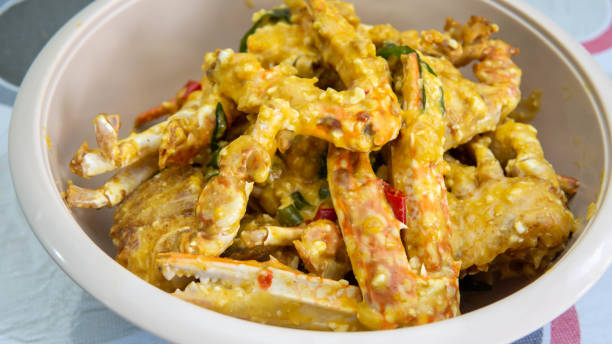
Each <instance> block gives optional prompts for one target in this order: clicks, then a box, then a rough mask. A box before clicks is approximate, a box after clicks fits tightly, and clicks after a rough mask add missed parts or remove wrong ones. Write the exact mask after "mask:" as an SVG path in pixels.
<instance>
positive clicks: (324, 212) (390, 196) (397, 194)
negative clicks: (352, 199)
mask: <svg viewBox="0 0 612 344" xmlns="http://www.w3.org/2000/svg"><path fill="white" fill-rule="evenodd" d="M382 183H383V187H384V192H385V197H386V198H387V202H389V205H390V206H391V209H392V210H393V215H395V218H396V219H398V220H400V221H402V223H404V224H405V223H406V198H407V197H406V195H404V193H403V192H401V191H399V190H397V189H395V188H393V186H391V185H389V184H388V183H386V182H385V181H383V182H382ZM321 219H325V220H330V221H334V222H335V221H338V215H336V211H335V210H334V208H321V207H319V209H317V214H316V215H315V217H313V218H312V220H310V221H308V223H310V222H312V221H316V220H321Z"/></svg>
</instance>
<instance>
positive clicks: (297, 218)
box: [278, 204, 304, 227]
mask: <svg viewBox="0 0 612 344" xmlns="http://www.w3.org/2000/svg"><path fill="white" fill-rule="evenodd" d="M303 221H304V219H303V218H302V215H300V211H299V210H298V209H297V208H296V207H295V205H293V204H290V205H288V206H286V207H284V208H281V209H278V222H280V224H281V226H286V227H295V226H297V225H299V224H300V223H302V222H303Z"/></svg>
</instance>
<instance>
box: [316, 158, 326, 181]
mask: <svg viewBox="0 0 612 344" xmlns="http://www.w3.org/2000/svg"><path fill="white" fill-rule="evenodd" d="M318 176H319V178H320V179H327V151H325V153H323V156H322V157H321V165H319V173H318Z"/></svg>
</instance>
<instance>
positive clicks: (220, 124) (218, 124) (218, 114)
mask: <svg viewBox="0 0 612 344" xmlns="http://www.w3.org/2000/svg"><path fill="white" fill-rule="evenodd" d="M226 130H227V117H226V116H225V111H223V106H222V105H221V103H217V108H216V109H215V129H214V130H213V134H212V138H211V141H210V149H212V150H217V149H218V148H219V144H218V141H219V140H220V139H222V138H223V136H225V131H226Z"/></svg>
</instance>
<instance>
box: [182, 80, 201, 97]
mask: <svg viewBox="0 0 612 344" xmlns="http://www.w3.org/2000/svg"><path fill="white" fill-rule="evenodd" d="M184 88H185V95H184V96H183V97H184V98H185V99H187V97H188V96H189V94H191V92H195V91H199V90H201V89H202V84H200V83H199V82H197V81H193V80H189V81H187V83H186V84H185V86H184Z"/></svg>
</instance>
